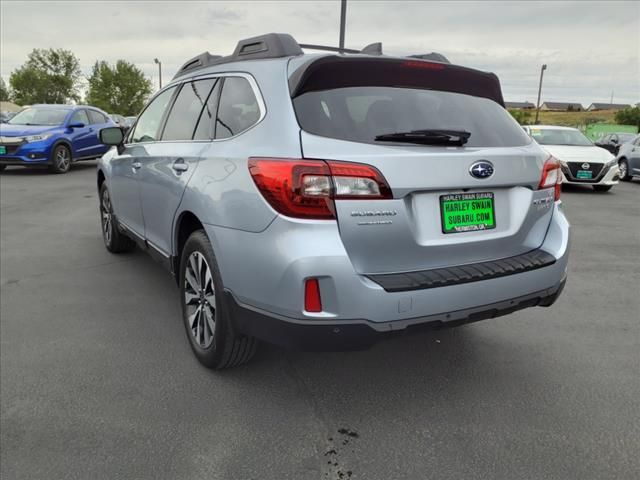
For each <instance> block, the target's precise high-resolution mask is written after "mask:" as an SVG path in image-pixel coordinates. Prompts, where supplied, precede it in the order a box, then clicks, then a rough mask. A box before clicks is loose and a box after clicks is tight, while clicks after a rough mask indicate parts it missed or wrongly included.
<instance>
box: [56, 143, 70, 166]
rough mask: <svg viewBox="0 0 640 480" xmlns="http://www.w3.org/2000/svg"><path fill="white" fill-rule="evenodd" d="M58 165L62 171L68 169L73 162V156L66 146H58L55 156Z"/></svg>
mask: <svg viewBox="0 0 640 480" xmlns="http://www.w3.org/2000/svg"><path fill="white" fill-rule="evenodd" d="M55 162H56V167H58V169H59V170H61V171H66V170H67V169H68V168H69V165H70V164H71V156H70V155H69V150H67V149H66V148H64V147H62V148H58V149H57V150H56V156H55Z"/></svg>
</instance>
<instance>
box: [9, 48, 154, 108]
mask: <svg viewBox="0 0 640 480" xmlns="http://www.w3.org/2000/svg"><path fill="white" fill-rule="evenodd" d="M85 82H88V88H87V91H86V95H85V97H84V99H82V98H81V95H80V90H81V87H82V86H83V84H84V83H85ZM9 85H10V86H9V87H7V85H6V84H5V82H4V80H2V79H0V100H2V101H8V100H11V101H13V102H15V103H17V104H18V105H32V104H35V103H71V102H76V103H79V102H80V101H83V102H84V103H86V104H89V105H93V106H95V107H98V108H101V109H102V110H104V111H106V112H108V113H119V114H120V115H124V116H129V115H137V114H138V113H140V110H142V107H144V105H145V102H146V101H147V99H148V98H149V95H150V94H151V92H152V85H151V82H150V81H149V79H148V78H146V77H145V76H144V73H143V72H142V70H141V69H139V68H138V67H136V66H135V65H134V64H133V63H130V62H127V61H126V60H118V61H117V62H116V63H115V64H114V65H110V64H109V63H107V62H105V61H104V60H100V61H96V63H95V64H94V65H93V69H92V71H91V75H90V76H89V77H88V78H86V79H85V77H84V76H83V75H82V71H81V70H80V61H79V60H78V58H77V57H76V56H75V55H74V54H73V52H71V51H69V50H64V49H53V48H50V49H39V48H35V49H34V50H33V51H32V52H31V53H30V54H29V55H28V57H27V61H26V62H25V63H24V64H23V65H22V66H21V67H19V68H17V69H16V70H14V71H13V72H11V75H10V77H9Z"/></svg>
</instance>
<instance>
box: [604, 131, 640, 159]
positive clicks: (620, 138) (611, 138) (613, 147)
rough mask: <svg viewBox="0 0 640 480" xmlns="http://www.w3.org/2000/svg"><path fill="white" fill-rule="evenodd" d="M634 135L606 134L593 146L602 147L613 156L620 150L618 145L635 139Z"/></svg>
mask: <svg viewBox="0 0 640 480" xmlns="http://www.w3.org/2000/svg"><path fill="white" fill-rule="evenodd" d="M635 136H636V134H635V133H625V132H616V133H608V134H606V135H604V136H603V137H602V138H600V139H599V140H597V141H596V142H595V144H596V145H597V146H598V147H602V148H604V149H606V150H608V151H609V152H611V153H613V154H614V155H617V154H618V150H620V145H622V144H623V143H626V142H629V141H631V140H633V139H634V138H635Z"/></svg>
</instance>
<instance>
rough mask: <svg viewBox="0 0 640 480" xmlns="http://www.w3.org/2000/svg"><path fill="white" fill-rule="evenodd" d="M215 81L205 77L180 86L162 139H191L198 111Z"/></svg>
mask: <svg viewBox="0 0 640 480" xmlns="http://www.w3.org/2000/svg"><path fill="white" fill-rule="evenodd" d="M215 83H216V79H215V78H207V79H204V80H198V81H195V82H188V83H185V84H184V85H183V86H182V89H181V90H180V93H179V94H178V97H177V98H176V101H175V102H174V104H173V107H171V112H170V113H169V116H168V118H167V123H166V125H165V127H164V132H163V134H162V140H191V139H192V138H193V134H194V131H195V129H196V124H197V123H198V118H200V113H201V112H202V109H203V107H204V106H205V105H206V104H207V99H208V97H209V94H210V93H211V89H212V88H213V86H214V84H215Z"/></svg>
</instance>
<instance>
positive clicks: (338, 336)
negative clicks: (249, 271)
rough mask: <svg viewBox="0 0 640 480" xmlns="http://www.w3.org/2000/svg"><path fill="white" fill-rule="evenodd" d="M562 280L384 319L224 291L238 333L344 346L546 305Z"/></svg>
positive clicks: (297, 345) (313, 347) (301, 345)
mask: <svg viewBox="0 0 640 480" xmlns="http://www.w3.org/2000/svg"><path fill="white" fill-rule="evenodd" d="M565 281H566V277H565V278H564V279H562V280H561V281H560V282H559V283H558V284H557V285H555V286H553V287H552V288H548V289H545V290H541V291H538V292H534V293H531V294H529V295H524V296H521V297H517V298H512V299H508V300H504V301H502V302H497V303H492V304H488V305H482V306H479V307H474V308H467V309H464V310H458V311H454V312H449V313H441V314H436V315H427V316H424V317H416V318H410V319H405V320H396V321H389V322H371V321H368V320H366V319H354V320H348V321H340V322H318V321H311V322H310V321H307V320H295V319H292V318H287V317H282V316H277V315H274V314H272V313H268V312H264V311H260V310H258V309H255V308H252V307H249V306H246V305H240V304H239V303H238V302H237V300H236V299H235V298H234V296H233V294H232V293H231V292H229V291H227V292H225V293H226V295H225V301H226V303H227V307H228V308H229V311H230V312H231V315H232V317H233V319H234V325H235V328H236V329H237V331H238V333H241V334H244V335H249V336H252V337H255V338H258V339H260V340H263V341H266V342H269V343H272V344H274V345H279V346H281V347H285V348H290V349H296V350H304V351H348V350H363V349H366V348H369V347H371V346H372V345H373V344H374V343H376V342H378V341H380V340H384V339H387V338H390V337H394V336H398V335H403V334H411V333H417V332H421V331H425V330H435V329H441V328H449V327H456V326H459V325H464V324H466V323H472V322H477V321H479V320H485V319H489V318H496V317H501V316H503V315H508V314H510V313H513V312H516V311H518V310H522V309H525V308H529V307H535V306H541V307H549V306H551V305H552V304H553V303H554V302H555V301H556V299H557V298H558V297H559V296H560V294H561V293H562V290H563V289H564V285H565Z"/></svg>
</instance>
